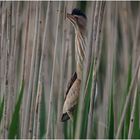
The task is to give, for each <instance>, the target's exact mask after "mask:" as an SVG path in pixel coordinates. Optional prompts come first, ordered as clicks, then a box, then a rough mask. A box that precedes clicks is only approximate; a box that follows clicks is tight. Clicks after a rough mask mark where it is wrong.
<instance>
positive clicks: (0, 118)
mask: <svg viewBox="0 0 140 140" xmlns="http://www.w3.org/2000/svg"><path fill="white" fill-rule="evenodd" d="M3 109H4V98H3V100H2V102H1V103H0V123H1V120H2V116H3Z"/></svg>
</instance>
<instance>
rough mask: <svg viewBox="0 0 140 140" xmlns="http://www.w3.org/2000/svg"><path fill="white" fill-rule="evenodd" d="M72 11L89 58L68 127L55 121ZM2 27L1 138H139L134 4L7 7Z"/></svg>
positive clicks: (0, 16) (139, 59)
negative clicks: (80, 20)
mask: <svg viewBox="0 0 140 140" xmlns="http://www.w3.org/2000/svg"><path fill="white" fill-rule="evenodd" d="M75 7H77V8H79V9H81V10H82V11H83V12H85V13H86V15H87V19H88V20H87V40H88V46H87V48H86V56H87V59H86V62H85V64H84V71H83V77H82V86H81V91H80V97H79V103H78V106H77V108H76V110H75V113H74V121H73V122H72V121H71V120H69V121H67V122H61V121H60V118H61V115H62V107H63V102H64V94H65V91H66V87H67V83H68V81H69V79H70V78H71V76H72V74H73V73H74V72H75V69H76V68H75V63H76V62H75V40H74V37H75V34H74V29H73V27H72V25H71V24H70V23H69V21H68V20H67V19H66V12H69V13H71V11H72V9H73V8H75ZM0 21H1V22H0V138H6V139H7V138H13V139H14V138H40V139H41V138H49V139H51V138H59V139H65V138H69V139H70V138H72V139H74V138H84V139H86V138H89V139H90V138H91V139H98V138H100V139H101V138H102V139H103V138H107V139H110V138H126V139H127V138H140V2H97V1H93V2H92V1H86V2H85V1H82V2H81V1H77V2H76V1H70V2H68V1H63V2H61V1H59V2H53V1H48V2H47V1H46V2H45V1H43V2H41V1H37V2H30V1H28V2H27V1H26V2H20V1H19V2H10V1H9V2H7V1H6V2H0ZM96 84H97V88H96V86H95V85H96ZM96 93H97V96H96Z"/></svg>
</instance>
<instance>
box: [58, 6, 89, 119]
mask: <svg viewBox="0 0 140 140" xmlns="http://www.w3.org/2000/svg"><path fill="white" fill-rule="evenodd" d="M67 19H68V20H69V21H70V22H71V23H72V25H73V27H74V29H75V53H76V54H75V56H76V72H75V73H74V74H73V76H72V78H71V79H70V81H69V83H68V87H67V90H66V94H65V99H64V105H63V114H62V118H61V121H67V120H68V119H72V118H73V117H72V113H73V111H74V109H75V106H76V105H77V103H78V98H79V94H80V87H81V79H82V72H83V64H84V60H85V49H86V23H87V18H86V15H85V14H84V13H83V12H82V11H81V10H79V9H73V11H72V13H71V14H69V13H67Z"/></svg>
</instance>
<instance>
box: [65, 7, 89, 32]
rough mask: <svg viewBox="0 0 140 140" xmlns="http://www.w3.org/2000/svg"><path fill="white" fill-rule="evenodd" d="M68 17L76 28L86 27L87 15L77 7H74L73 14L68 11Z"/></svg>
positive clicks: (83, 28)
mask: <svg viewBox="0 0 140 140" xmlns="http://www.w3.org/2000/svg"><path fill="white" fill-rule="evenodd" d="M67 18H68V19H69V20H70V22H71V23H72V24H73V26H74V28H75V29H77V28H78V29H80V30H85V29H86V22H87V17H86V15H85V14H84V13H83V12H82V11H81V10H79V9H77V8H75V9H73V10H72V13H71V14H69V13H67Z"/></svg>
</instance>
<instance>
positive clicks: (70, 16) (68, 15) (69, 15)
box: [67, 13, 75, 22]
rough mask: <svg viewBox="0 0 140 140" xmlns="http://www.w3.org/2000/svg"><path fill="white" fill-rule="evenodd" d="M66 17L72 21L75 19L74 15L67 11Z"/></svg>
mask: <svg viewBox="0 0 140 140" xmlns="http://www.w3.org/2000/svg"><path fill="white" fill-rule="evenodd" d="M67 18H68V19H69V20H70V21H71V22H74V21H75V17H74V16H73V15H71V14H69V13H67Z"/></svg>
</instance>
